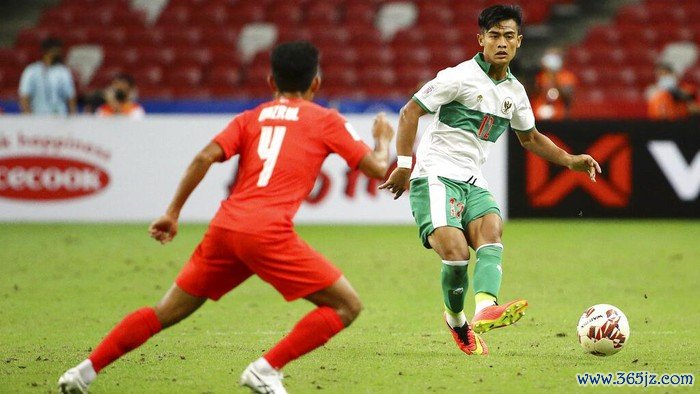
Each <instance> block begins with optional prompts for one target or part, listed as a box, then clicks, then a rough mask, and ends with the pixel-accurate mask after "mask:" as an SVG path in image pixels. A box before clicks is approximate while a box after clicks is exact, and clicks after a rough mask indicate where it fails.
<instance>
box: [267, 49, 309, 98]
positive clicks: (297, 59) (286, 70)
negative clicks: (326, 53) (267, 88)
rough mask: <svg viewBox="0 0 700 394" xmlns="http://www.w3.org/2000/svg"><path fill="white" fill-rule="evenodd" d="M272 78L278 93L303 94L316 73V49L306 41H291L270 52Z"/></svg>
mask: <svg viewBox="0 0 700 394" xmlns="http://www.w3.org/2000/svg"><path fill="white" fill-rule="evenodd" d="M271 62H272V78H274V80H275V84H277V89H278V90H279V91H280V92H305V91H307V90H308V89H309V86H311V81H313V79H314V77H315V76H316V74H317V73H318V49H316V47H314V46H313V45H312V44H311V43H310V42H308V41H292V42H286V43H283V44H279V45H277V46H276V47H275V48H274V49H273V50H272V56H271Z"/></svg>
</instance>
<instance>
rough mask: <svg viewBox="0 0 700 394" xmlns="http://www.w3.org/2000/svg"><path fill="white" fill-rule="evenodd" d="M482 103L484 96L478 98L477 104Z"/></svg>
mask: <svg viewBox="0 0 700 394" xmlns="http://www.w3.org/2000/svg"><path fill="white" fill-rule="evenodd" d="M482 101H484V96H482V95H478V96H476V102H477V103H480V102H482Z"/></svg>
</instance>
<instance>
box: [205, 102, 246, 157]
mask: <svg viewBox="0 0 700 394" xmlns="http://www.w3.org/2000/svg"><path fill="white" fill-rule="evenodd" d="M244 115H245V113H243V114H241V115H238V116H236V117H235V118H233V120H232V121H231V122H230V123H229V124H228V125H227V126H226V127H225V128H224V129H223V130H222V131H221V132H220V133H219V134H217V135H216V137H214V139H213V140H212V142H216V143H217V144H219V146H221V149H223V150H224V155H225V156H226V160H228V159H230V158H231V157H233V156H235V155H236V154H238V149H239V148H240V146H241V140H242V138H243V119H242V118H243V117H244Z"/></svg>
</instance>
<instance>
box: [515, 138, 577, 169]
mask: <svg viewBox="0 0 700 394" xmlns="http://www.w3.org/2000/svg"><path fill="white" fill-rule="evenodd" d="M517 136H518V139H519V140H520V145H522V147H523V148H525V149H527V150H529V151H530V152H532V153H534V154H536V155H537V156H539V157H541V158H543V159H545V160H547V161H550V162H552V163H554V164H558V165H560V166H564V167H569V165H570V164H571V161H572V155H570V154H569V153H567V152H566V151H565V150H564V149H561V148H560V147H558V146H557V145H556V144H555V143H554V142H552V140H550V139H549V137H547V136H546V135H544V134H542V133H540V132H539V131H537V129H535V130H532V131H529V132H517Z"/></svg>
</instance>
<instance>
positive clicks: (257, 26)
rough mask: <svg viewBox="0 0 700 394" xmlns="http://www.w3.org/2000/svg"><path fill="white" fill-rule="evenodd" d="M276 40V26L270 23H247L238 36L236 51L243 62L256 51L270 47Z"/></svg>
mask: <svg viewBox="0 0 700 394" xmlns="http://www.w3.org/2000/svg"><path fill="white" fill-rule="evenodd" d="M276 40H277V27H276V26H275V25H273V24H271V23H249V24H247V25H245V26H244V27H243V30H241V34H240V35H239V36H238V52H239V53H240V54H241V59H243V61H244V62H246V61H249V60H251V59H252V58H253V57H254V56H255V54H256V53H258V52H260V51H265V50H268V49H270V47H272V45H273V44H274V43H275V41H276Z"/></svg>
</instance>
